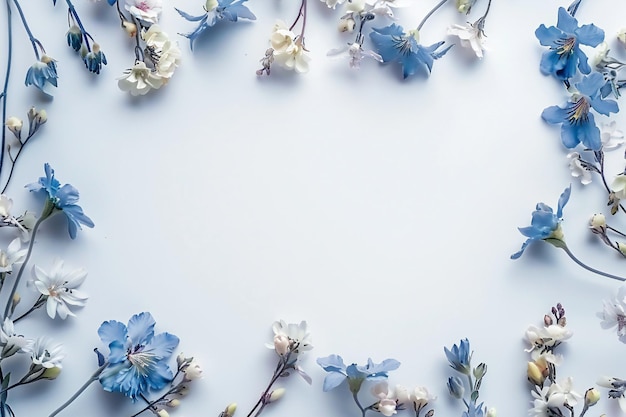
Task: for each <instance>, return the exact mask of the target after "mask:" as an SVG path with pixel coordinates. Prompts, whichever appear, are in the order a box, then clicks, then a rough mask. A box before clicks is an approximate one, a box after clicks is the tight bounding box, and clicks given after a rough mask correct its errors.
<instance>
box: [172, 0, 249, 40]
mask: <svg viewBox="0 0 626 417" xmlns="http://www.w3.org/2000/svg"><path fill="white" fill-rule="evenodd" d="M246 1H248V0H207V2H206V6H205V7H204V10H206V13H205V14H202V15H200V16H192V15H190V14H188V13H185V12H183V11H182V10H179V9H176V11H177V12H178V14H180V15H181V16H182V17H184V18H185V19H187V20H189V21H190V22H200V23H199V24H198V27H196V28H195V29H194V31H193V32H190V33H181V35H182V36H184V37H186V38H188V39H189V45H190V47H191V49H192V50H193V42H194V41H195V40H196V38H197V37H198V36H200V35H201V34H202V32H204V31H205V30H207V29H208V28H210V27H211V26H214V25H215V24H216V23H217V22H219V21H220V20H229V21H231V22H236V21H237V20H238V19H249V20H255V19H256V16H255V15H254V14H253V13H252V12H251V11H250V9H248V8H247V7H246V6H244V5H243V3H245V2H246Z"/></svg>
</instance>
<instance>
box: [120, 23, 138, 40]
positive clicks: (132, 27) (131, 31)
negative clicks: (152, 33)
mask: <svg viewBox="0 0 626 417" xmlns="http://www.w3.org/2000/svg"><path fill="white" fill-rule="evenodd" d="M122 28H124V30H125V31H126V34H127V35H128V37H130V38H134V37H135V36H137V25H136V24H134V23H133V22H129V21H128V20H124V21H123V22H122Z"/></svg>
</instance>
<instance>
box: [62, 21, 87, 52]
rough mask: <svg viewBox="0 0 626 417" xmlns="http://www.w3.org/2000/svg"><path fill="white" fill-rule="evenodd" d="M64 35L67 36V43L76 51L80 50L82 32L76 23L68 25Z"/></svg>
mask: <svg viewBox="0 0 626 417" xmlns="http://www.w3.org/2000/svg"><path fill="white" fill-rule="evenodd" d="M65 36H66V37H67V45H68V46H70V47H71V48H72V49H73V50H75V51H76V52H78V51H80V48H81V46H83V32H82V31H81V30H80V28H79V27H78V26H76V25H72V26H70V28H69V30H68V31H67V33H66V34H65Z"/></svg>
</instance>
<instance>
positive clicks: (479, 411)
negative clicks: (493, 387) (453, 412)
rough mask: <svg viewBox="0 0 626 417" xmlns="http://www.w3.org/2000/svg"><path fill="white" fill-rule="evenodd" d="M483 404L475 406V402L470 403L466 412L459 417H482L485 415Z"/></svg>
mask: <svg viewBox="0 0 626 417" xmlns="http://www.w3.org/2000/svg"><path fill="white" fill-rule="evenodd" d="M483 404H484V403H480V404H478V405H476V402H474V401H470V403H469V405H468V406H467V411H464V412H463V414H462V416H461V417H484V416H485V414H486V413H485V407H484V406H483Z"/></svg>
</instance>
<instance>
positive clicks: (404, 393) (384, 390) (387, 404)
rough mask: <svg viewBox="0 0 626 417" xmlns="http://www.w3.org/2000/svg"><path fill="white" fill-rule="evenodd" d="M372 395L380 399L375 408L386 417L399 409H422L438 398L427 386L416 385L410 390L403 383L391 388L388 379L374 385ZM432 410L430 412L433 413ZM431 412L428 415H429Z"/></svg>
mask: <svg viewBox="0 0 626 417" xmlns="http://www.w3.org/2000/svg"><path fill="white" fill-rule="evenodd" d="M372 395H374V397H376V398H377V399H378V402H377V403H376V405H375V409H376V410H378V412H379V413H381V414H382V415H384V416H386V417H389V416H392V415H394V414H397V412H398V411H397V410H402V409H413V410H416V411H417V410H422V409H423V408H424V407H426V406H427V405H428V404H430V403H432V402H433V401H435V400H436V399H437V397H436V396H434V395H431V394H430V393H429V392H428V389H427V388H426V387H416V388H414V389H413V390H412V391H409V390H408V389H407V388H406V387H404V386H402V385H396V387H395V389H394V390H390V389H389V384H388V383H387V381H383V382H379V383H378V384H376V385H374V386H373V387H372ZM432 411H433V410H431V412H429V413H430V414H431V415H432V414H433V413H432ZM429 413H426V415H427V416H428V415H429Z"/></svg>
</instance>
